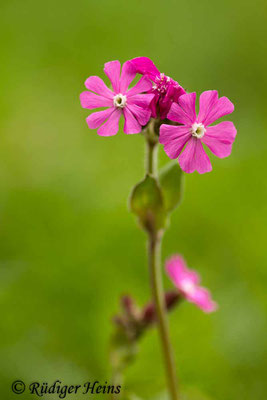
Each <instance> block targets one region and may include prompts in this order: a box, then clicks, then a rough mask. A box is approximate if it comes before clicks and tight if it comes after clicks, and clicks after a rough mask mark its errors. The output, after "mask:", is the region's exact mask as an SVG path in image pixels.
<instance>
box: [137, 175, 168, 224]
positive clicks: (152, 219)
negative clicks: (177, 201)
mask: <svg viewBox="0 0 267 400" xmlns="http://www.w3.org/2000/svg"><path fill="white" fill-rule="evenodd" d="M130 208H131V211H133V212H134V213H135V214H136V215H137V216H138V218H139V222H140V224H141V226H142V227H143V228H144V229H146V230H148V231H155V230H158V229H161V228H163V227H164V225H165V219H166V212H165V209H164V203H163V197H162V193H161V189H160V187H159V185H158V182H157V180H156V179H155V178H154V177H152V176H150V175H147V176H146V177H145V179H144V180H142V181H141V182H140V183H138V184H137V185H136V186H135V187H134V188H133V191H132V193H131V196H130Z"/></svg>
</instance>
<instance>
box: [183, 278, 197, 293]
mask: <svg viewBox="0 0 267 400" xmlns="http://www.w3.org/2000/svg"><path fill="white" fill-rule="evenodd" d="M181 289H182V290H183V292H185V293H186V294H189V295H190V294H193V293H194V292H195V290H196V286H195V284H194V283H193V282H191V281H190V280H187V279H185V280H183V281H182V282H181Z"/></svg>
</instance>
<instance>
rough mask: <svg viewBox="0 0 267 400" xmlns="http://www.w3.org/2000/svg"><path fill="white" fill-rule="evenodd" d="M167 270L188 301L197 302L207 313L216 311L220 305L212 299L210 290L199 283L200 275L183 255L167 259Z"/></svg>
mask: <svg viewBox="0 0 267 400" xmlns="http://www.w3.org/2000/svg"><path fill="white" fill-rule="evenodd" d="M166 271H167V273H168V275H169V277H170V278H171V280H172V282H173V283H174V285H175V286H176V287H177V288H178V289H179V291H180V292H181V294H182V295H183V296H184V297H185V298H186V299H187V300H188V301H190V302H191V303H195V304H196V305H197V306H198V307H199V308H200V309H201V310H203V311H204V312H206V313H209V312H213V311H216V309H217V307H218V306H217V304H216V303H215V302H214V301H213V300H212V298H211V295H210V292H209V291H208V290H207V289H205V288H203V287H201V286H200V285H199V284H200V278H199V275H198V274H197V273H196V272H195V271H193V270H190V269H188V268H187V266H186V264H185V261H184V259H183V258H182V257H181V256H179V255H174V256H172V257H171V258H170V259H169V260H167V261H166Z"/></svg>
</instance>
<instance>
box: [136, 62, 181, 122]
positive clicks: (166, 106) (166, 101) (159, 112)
mask: <svg viewBox="0 0 267 400" xmlns="http://www.w3.org/2000/svg"><path fill="white" fill-rule="evenodd" d="M131 62H132V63H133V65H134V66H135V69H136V72H138V73H139V74H142V75H144V76H147V77H148V78H149V79H151V80H152V81H153V82H154V85H153V87H152V89H151V90H150V93H153V94H154V95H155V96H154V98H153V100H152V102H151V104H150V107H151V111H152V117H153V118H157V116H159V117H160V118H161V119H165V118H166V117H167V114H168V112H169V110H170V107H171V105H172V103H173V102H177V101H178V98H179V97H180V96H181V95H182V94H185V90H184V89H183V88H182V86H180V85H179V83H178V82H176V81H174V80H173V79H171V78H170V77H169V76H167V75H165V74H163V73H160V72H159V70H158V69H157V67H156V66H155V64H154V63H153V62H152V61H151V60H150V59H149V58H147V57H137V58H134V59H132V60H131Z"/></svg>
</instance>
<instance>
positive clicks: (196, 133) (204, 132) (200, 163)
mask: <svg viewBox="0 0 267 400" xmlns="http://www.w3.org/2000/svg"><path fill="white" fill-rule="evenodd" d="M195 101H196V93H187V94H184V95H182V96H180V97H179V99H178V104H177V103H173V104H172V106H171V109H170V112H169V113H168V118H169V119H170V120H171V121H175V122H178V124H181V125H179V126H174V125H162V126H161V127H160V137H159V142H160V143H161V144H163V145H164V150H165V152H166V154H167V155H168V156H169V157H170V158H173V159H174V158H178V157H179V159H178V160H179V164H180V167H181V168H182V170H183V171H185V172H187V173H191V172H194V171H195V170H196V171H198V172H199V173H200V174H204V173H205V172H209V171H211V170H212V166H211V163H210V160H209V157H208V156H207V154H206V153H205V151H204V149H203V146H202V144H203V143H204V144H205V145H206V146H207V147H208V148H209V149H210V150H211V151H212V153H213V154H215V155H216V156H217V157H220V158H224V157H227V156H229V155H230V154H231V151H232V144H233V142H234V140H235V136H236V129H235V126H234V124H233V123H232V122H229V121H225V122H220V123H219V124H218V125H213V126H210V124H212V123H213V122H214V121H216V120H217V119H218V118H221V117H223V116H224V115H227V114H230V113H232V112H233V111H234V105H233V104H232V103H231V101H230V100H229V99H228V98H227V97H220V98H218V92H217V91H216V90H208V91H206V92H203V93H202V94H201V95H200V99H199V113H198V116H197V115H196V111H195ZM186 144H187V146H186V148H185V149H184V151H183V152H182V150H183V148H184V146H185V145H186ZM181 152H182V154H181ZM180 154H181V155H180Z"/></svg>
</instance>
